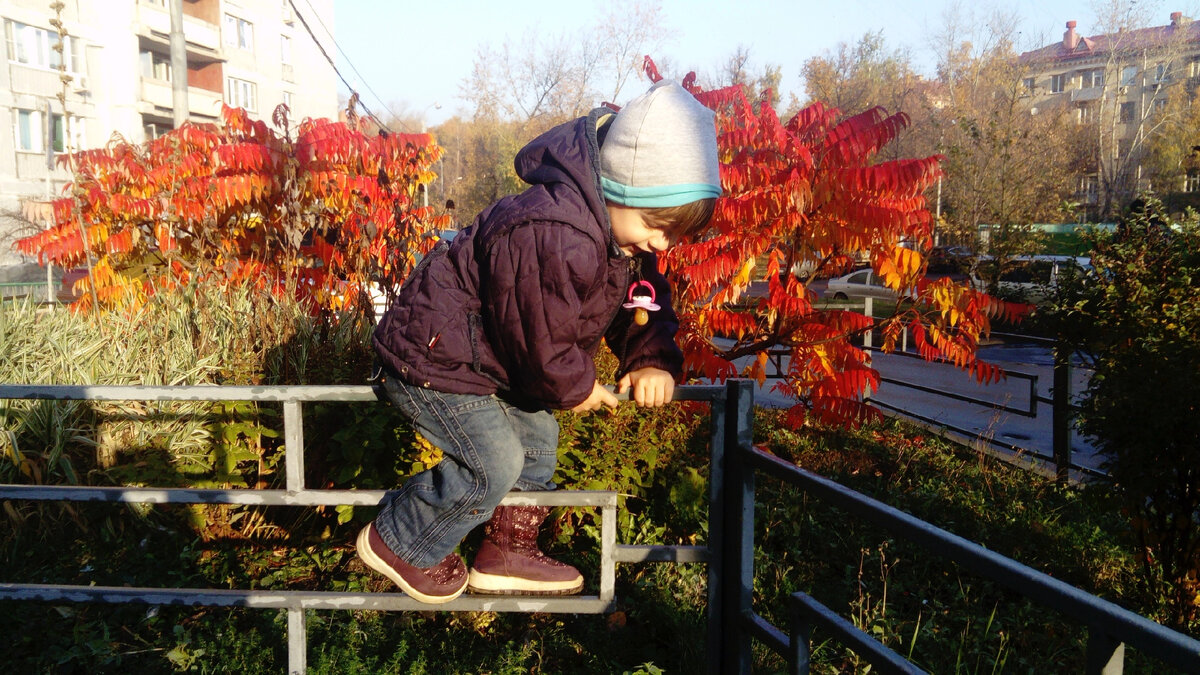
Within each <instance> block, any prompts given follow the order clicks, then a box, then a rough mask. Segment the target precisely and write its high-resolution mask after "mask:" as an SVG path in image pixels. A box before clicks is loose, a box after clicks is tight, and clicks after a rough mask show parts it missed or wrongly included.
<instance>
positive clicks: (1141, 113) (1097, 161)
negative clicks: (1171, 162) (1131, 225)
mask: <svg viewBox="0 0 1200 675" xmlns="http://www.w3.org/2000/svg"><path fill="white" fill-rule="evenodd" d="M1077 26H1078V24H1077V22H1075V21H1068V22H1067V24H1066V29H1067V30H1066V32H1064V33H1063V38H1062V41H1061V42H1056V43H1054V44H1051V45H1048V46H1045V47H1042V48H1041V49H1036V50H1033V51H1029V52H1025V53H1023V54H1021V55H1020V58H1019V62H1020V63H1021V65H1022V66H1023V67H1024V68H1025V75H1024V82H1023V84H1024V89H1025V91H1026V93H1027V94H1028V96H1029V98H1030V100H1029V105H1030V111H1031V112H1032V113H1034V114H1037V113H1038V112H1041V111H1046V110H1050V109H1051V108H1052V107H1055V106H1060V107H1067V112H1068V113H1069V114H1070V115H1072V116H1073V117H1074V119H1075V121H1076V122H1077V123H1079V124H1081V125H1093V127H1094V128H1096V129H1097V130H1098V131H1101V130H1102V131H1103V133H1096V134H1094V138H1095V147H1094V148H1092V156H1093V160H1092V164H1091V166H1089V167H1088V168H1087V169H1086V170H1085V171H1083V173H1082V174H1081V175H1080V177H1079V192H1078V194H1077V197H1078V199H1079V200H1080V201H1081V202H1082V203H1083V204H1085V205H1089V206H1091V207H1094V208H1098V209H1103V208H1104V207H1105V206H1106V205H1107V204H1108V203H1109V202H1117V203H1119V201H1120V200H1121V199H1125V198H1127V197H1128V196H1130V195H1131V194H1133V193H1134V192H1135V191H1138V190H1145V189H1147V188H1150V187H1154V188H1155V189H1157V190H1160V191H1163V190H1165V191H1183V190H1192V191H1196V190H1200V180H1195V181H1191V182H1188V181H1184V184H1181V185H1178V186H1151V185H1150V184H1149V181H1148V179H1147V177H1146V175H1144V173H1143V171H1142V165H1141V159H1142V156H1143V154H1144V152H1145V150H1146V143H1147V141H1148V140H1149V135H1150V134H1152V133H1154V129H1155V121H1156V115H1157V114H1159V113H1160V112H1161V111H1162V110H1163V109H1164V108H1165V107H1166V105H1167V101H1168V97H1169V96H1170V94H1171V92H1172V90H1173V89H1174V88H1175V87H1177V86H1183V85H1186V86H1188V88H1189V90H1193V89H1194V87H1195V83H1196V81H1197V77H1200V22H1193V21H1192V20H1191V19H1189V18H1188V17H1185V16H1184V15H1183V14H1182V13H1181V12H1173V13H1171V15H1170V21H1169V23H1167V24H1165V25H1162V26H1152V27H1149V28H1141V29H1133V30H1127V29H1123V28H1120V29H1118V30H1117V32H1115V33H1106V34H1101V35H1095V36H1092V37H1085V36H1083V35H1081V34H1080V33H1078V32H1077V31H1076V28H1077Z"/></svg>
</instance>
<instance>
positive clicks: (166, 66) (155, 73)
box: [138, 51, 171, 82]
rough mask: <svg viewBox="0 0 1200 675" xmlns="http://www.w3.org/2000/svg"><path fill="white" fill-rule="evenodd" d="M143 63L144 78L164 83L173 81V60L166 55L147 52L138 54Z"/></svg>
mask: <svg viewBox="0 0 1200 675" xmlns="http://www.w3.org/2000/svg"><path fill="white" fill-rule="evenodd" d="M138 58H139V60H140V62H141V67H142V77H148V78H151V79H154V80H162V81H164V82H170V81H171V58H170V57H169V56H167V55H166V54H159V53H158V52H151V51H145V52H141V53H140V54H138Z"/></svg>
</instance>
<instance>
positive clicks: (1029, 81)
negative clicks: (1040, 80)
mask: <svg viewBox="0 0 1200 675" xmlns="http://www.w3.org/2000/svg"><path fill="white" fill-rule="evenodd" d="M1021 84H1022V86H1024V87H1025V93H1026V94H1032V93H1033V85H1034V79H1033V78H1032V77H1027V78H1025V79H1024V80H1022V81H1021Z"/></svg>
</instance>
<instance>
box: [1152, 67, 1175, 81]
mask: <svg viewBox="0 0 1200 675" xmlns="http://www.w3.org/2000/svg"><path fill="white" fill-rule="evenodd" d="M1169 79H1171V64H1170V63H1160V64H1158V65H1157V66H1155V67H1154V81H1155V82H1162V81H1163V80H1169Z"/></svg>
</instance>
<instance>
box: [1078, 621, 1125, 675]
mask: <svg viewBox="0 0 1200 675" xmlns="http://www.w3.org/2000/svg"><path fill="white" fill-rule="evenodd" d="M1124 670H1125V643H1123V642H1121V641H1120V640H1117V639H1115V638H1113V637H1112V636H1110V635H1105V634H1104V633H1103V632H1101V631H1100V629H1098V628H1095V627H1093V628H1092V629H1091V632H1090V634H1089V635H1088V642H1087V666H1086V667H1085V669H1084V672H1085V673H1087V675H1121V673H1122V672H1124Z"/></svg>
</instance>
